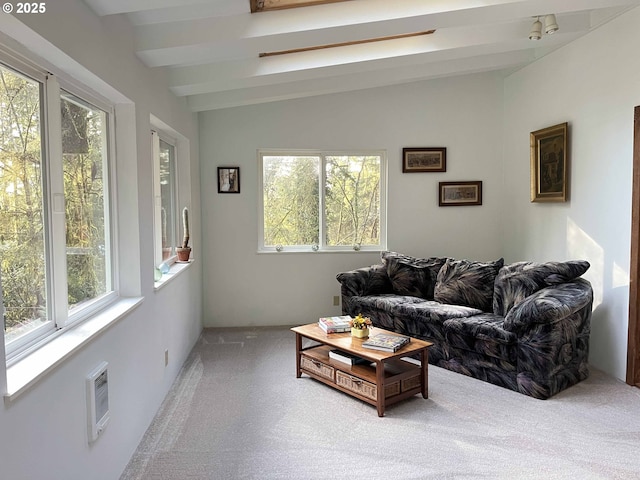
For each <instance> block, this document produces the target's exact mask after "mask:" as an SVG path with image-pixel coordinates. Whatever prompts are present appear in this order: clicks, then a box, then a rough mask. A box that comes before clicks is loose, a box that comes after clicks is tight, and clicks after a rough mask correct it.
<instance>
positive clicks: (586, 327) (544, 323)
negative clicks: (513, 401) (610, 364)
mask: <svg viewBox="0 0 640 480" xmlns="http://www.w3.org/2000/svg"><path fill="white" fill-rule="evenodd" d="M592 308H593V291H592V289H591V284H590V283H589V282H587V281H586V280H583V279H581V278H578V279H576V280H574V281H572V282H568V283H563V284H561V285H555V286H552V287H546V288H543V289H542V290H539V291H538V292H536V293H534V294H533V295H530V296H529V297H527V298H526V299H525V300H524V301H523V302H522V303H520V304H518V305H517V306H515V307H513V308H512V309H511V310H510V311H509V313H508V314H507V316H506V317H505V320H504V324H503V326H504V329H505V330H509V331H512V332H514V333H515V334H516V335H517V339H518V340H517V342H518V343H517V352H516V355H517V363H516V380H517V386H518V391H519V392H521V393H524V394H526V395H530V396H532V397H535V398H541V399H544V398H549V397H551V396H552V395H555V394H556V393H558V392H559V391H561V390H564V389H565V388H567V387H569V386H571V385H574V384H575V383H578V382H579V381H581V380H584V379H585V378H587V377H588V376H589V336H590V334H591V310H592Z"/></svg>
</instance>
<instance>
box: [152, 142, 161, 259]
mask: <svg viewBox="0 0 640 480" xmlns="http://www.w3.org/2000/svg"><path fill="white" fill-rule="evenodd" d="M151 150H152V155H153V221H154V228H153V231H154V232H155V238H154V239H153V241H154V245H155V248H154V249H153V250H154V252H155V253H154V264H155V265H156V266H158V265H160V264H161V263H162V195H161V192H160V136H159V135H158V132H156V131H154V130H152V131H151Z"/></svg>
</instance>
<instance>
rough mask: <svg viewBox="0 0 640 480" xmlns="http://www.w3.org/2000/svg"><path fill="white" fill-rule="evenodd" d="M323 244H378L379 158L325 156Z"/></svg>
mask: <svg viewBox="0 0 640 480" xmlns="http://www.w3.org/2000/svg"><path fill="white" fill-rule="evenodd" d="M326 170H327V182H326V190H325V215H326V222H327V245H330V246H346V245H378V244H379V243H380V157H377V156H374V157H370V156H348V157H347V156H339V157H328V158H327V168H326Z"/></svg>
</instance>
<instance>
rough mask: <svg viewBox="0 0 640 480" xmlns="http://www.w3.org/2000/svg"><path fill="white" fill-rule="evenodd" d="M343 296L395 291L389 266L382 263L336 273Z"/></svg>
mask: <svg viewBox="0 0 640 480" xmlns="http://www.w3.org/2000/svg"><path fill="white" fill-rule="evenodd" d="M336 279H337V280H338V282H340V290H341V293H342V296H343V297H351V296H354V295H358V296H364V295H377V294H382V293H393V287H392V286H391V281H390V280H389V276H388V275H387V267H386V266H385V265H382V264H378V265H371V266H370V267H363V268H358V269H356V270H351V271H349V272H342V273H339V274H338V275H336Z"/></svg>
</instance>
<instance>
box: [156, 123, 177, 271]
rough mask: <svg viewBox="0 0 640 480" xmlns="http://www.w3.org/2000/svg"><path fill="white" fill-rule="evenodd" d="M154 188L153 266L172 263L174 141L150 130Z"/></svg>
mask: <svg viewBox="0 0 640 480" xmlns="http://www.w3.org/2000/svg"><path fill="white" fill-rule="evenodd" d="M151 137H152V141H153V157H154V175H155V181H154V189H155V201H156V208H155V264H156V266H158V265H160V264H161V263H162V262H168V263H172V262H173V261H175V257H176V246H177V244H178V241H177V239H178V225H179V222H178V218H177V217H178V215H177V208H178V207H177V200H176V199H177V176H176V147H175V141H174V140H172V139H169V138H168V137H166V136H165V135H164V134H163V135H162V136H161V135H160V134H159V133H158V132H156V131H152V132H151Z"/></svg>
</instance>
